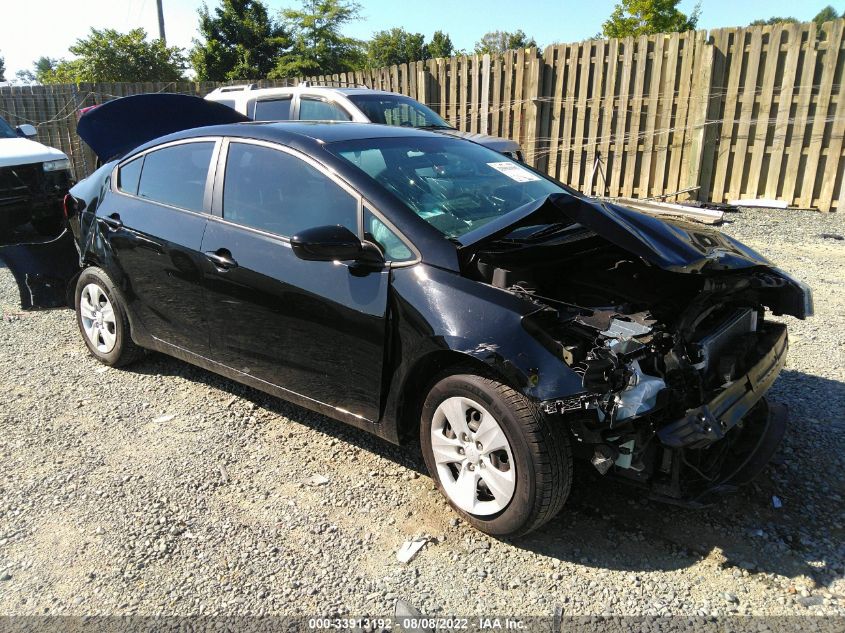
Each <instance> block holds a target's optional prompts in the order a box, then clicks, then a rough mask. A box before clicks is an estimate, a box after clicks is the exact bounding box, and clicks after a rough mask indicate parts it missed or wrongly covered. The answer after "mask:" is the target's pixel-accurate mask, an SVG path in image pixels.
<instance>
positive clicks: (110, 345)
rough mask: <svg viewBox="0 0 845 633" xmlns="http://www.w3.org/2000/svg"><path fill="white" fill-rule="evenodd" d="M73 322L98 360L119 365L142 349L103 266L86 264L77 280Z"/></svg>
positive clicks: (134, 357)
mask: <svg viewBox="0 0 845 633" xmlns="http://www.w3.org/2000/svg"><path fill="white" fill-rule="evenodd" d="M75 304H76V322H77V324H78V325H79V331H80V332H81V333H82V338H83V340H84V341H85V345H87V346H88V349H89V351H90V352H91V354H92V355H93V356H94V357H95V358H96V359H97V360H99V361H100V362H101V363H104V364H106V365H111V366H113V367H119V366H122V365H126V364H128V363H131V362H132V361H134V360H136V359H137V358H138V357H139V356H141V354H142V353H143V351H142V349H141V348H140V347H138V346H137V345H136V344H135V343H134V342H133V341H132V337H131V336H130V334H129V319H128V317H127V316H126V309H125V307H124V306H123V303H122V301H121V298H120V294H119V293H118V291H117V290H116V289H115V287H114V284H113V283H112V281H111V279H109V277H108V275H107V274H106V273H105V271H104V270H101V269H100V268H86V269H85V270H84V271H82V274H81V275H80V276H79V280H78V281H77V283H76V301H75Z"/></svg>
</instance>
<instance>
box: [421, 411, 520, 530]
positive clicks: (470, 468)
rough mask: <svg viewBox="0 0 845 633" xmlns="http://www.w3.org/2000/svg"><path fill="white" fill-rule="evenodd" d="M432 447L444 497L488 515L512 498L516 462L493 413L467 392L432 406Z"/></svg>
mask: <svg viewBox="0 0 845 633" xmlns="http://www.w3.org/2000/svg"><path fill="white" fill-rule="evenodd" d="M431 449H432V452H433V453H434V461H435V463H436V464H437V474H438V476H439V477H440V483H441V484H442V486H443V489H444V491H445V492H446V495H447V496H448V497H449V500H450V501H452V503H454V504H455V505H456V506H458V507H459V508H460V509H461V510H463V511H464V512H468V513H470V514H474V515H476V516H488V515H491V514H495V513H497V512H499V511H501V510H503V509H504V508H505V507H506V506H507V505H508V503H510V500H511V499H512V498H513V493H514V489H515V488H516V467H515V465H514V463H513V454H512V453H511V446H510V444H509V443H508V438H507V437H505V433H504V431H503V430H502V427H500V426H499V423H498V422H497V421H496V419H495V418H494V417H493V416H492V415H490V413H488V412H487V411H486V410H485V409H484V407H482V406H481V405H480V404H478V403H477V402H475V401H473V400H470V399H469V398H462V397H459V396H454V397H451V398H446V400H444V401H443V402H441V403H440V406H438V407H437V409H436V410H435V412H434V419H433V420H432V423H431Z"/></svg>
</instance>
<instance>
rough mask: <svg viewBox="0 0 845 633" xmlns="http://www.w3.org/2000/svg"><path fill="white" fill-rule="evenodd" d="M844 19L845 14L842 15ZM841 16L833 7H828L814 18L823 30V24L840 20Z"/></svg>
mask: <svg viewBox="0 0 845 633" xmlns="http://www.w3.org/2000/svg"><path fill="white" fill-rule="evenodd" d="M842 17H845V13H843V14H842ZM838 19H839V14H838V13H837V12H836V9H834V8H833V7H832V6H830V5H827V6H826V7H825V8H824V9H822V10H821V11H819V12H818V13H817V14H816V17H814V18H813V22H815V23H816V26H817V27H818V28H822V24H824V23H825V22H830V21H831V20H838Z"/></svg>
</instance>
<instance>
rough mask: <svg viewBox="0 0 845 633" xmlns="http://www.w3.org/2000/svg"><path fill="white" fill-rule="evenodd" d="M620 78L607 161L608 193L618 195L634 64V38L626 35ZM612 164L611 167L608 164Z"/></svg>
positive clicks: (614, 105)
mask: <svg viewBox="0 0 845 633" xmlns="http://www.w3.org/2000/svg"><path fill="white" fill-rule="evenodd" d="M622 49H623V53H622V78H621V80H620V83H619V96H618V99H617V100H615V101H614V102H612V103H611V104H610V107H611V109H612V110H616V113H617V114H616V126H615V127H614V128H613V160H612V162H611V161H608V176H609V177H610V191H609V192H608V195H611V196H618V195H619V191H620V189H619V183H620V182H621V179H622V173H623V172H624V171H625V170H626V169H628V167H627V164H626V162H625V136H626V127H625V126H626V125H627V122H628V109H629V108H630V105H631V104H630V102H629V100H628V93H629V92H628V91H629V89H630V86H631V69H632V68H633V66H634V38H633V37H626V38H625V39H624V40H622ZM611 164H612V167H610V165H611Z"/></svg>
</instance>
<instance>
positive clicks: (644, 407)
mask: <svg viewBox="0 0 845 633" xmlns="http://www.w3.org/2000/svg"><path fill="white" fill-rule="evenodd" d="M529 228H530V227H529ZM540 232H541V233H542V232H545V236H547V237H550V238H551V239H545V240H544V241H542V242H541V243H532V239H536V237H535V236H536V234H537V231H536V230H535V231H534V233H530V232H529V237H528V238H527V239H526V238H524V237H522V236H520V235H518V234H517V235H511V236H508V237H507V238H504V239H499V240H498V241H496V242H493V243H491V244H489V245H488V247H487V248H486V249H484V250H479V251H477V252H475V253H474V254H473V257H472V259H471V261H469V262H467V268H468V274H469V275H472V276H475V277H476V278H478V279H479V280H481V281H484V282H486V283H489V284H491V285H493V286H496V287H499V288H502V289H505V290H507V291H509V292H511V293H514V294H516V295H518V296H520V297H522V298H524V299H526V300H528V301H531V302H533V303H535V304H536V305H537V308H538V309H537V311H536V312H534V313H533V314H531V315H529V316H528V317H525V318H524V319H523V325H524V327H525V328H526V329H527V330H528V331H529V332H530V333H531V334H532V335H533V336H534V337H535V338H536V339H538V340H539V341H540V342H541V343H542V344H543V345H544V346H545V347H546V349H548V350H549V351H551V352H552V353H554V354H555V355H556V356H557V357H558V358H560V359H562V360H563V361H564V362H565V363H566V364H567V365H568V366H569V367H570V368H572V369H573V370H574V371H575V372H577V373H578V374H579V375H580V376H581V378H582V385H583V391H582V392H581V393H578V394H572V395H570V396H568V397H565V398H561V399H557V400H551V401H546V402H544V403H543V405H542V406H543V409H544V412H545V413H546V414H548V415H560V416H562V418H563V419H564V420H565V421H566V423H567V425H568V427H569V429H570V430H571V432H572V435H573V437H574V438H575V440H576V441H575V443H574V445H575V447H576V450H577V451H578V452H580V453H581V454H582V456H583V457H585V458H586V459H589V460H590V461H591V462H592V464H593V466H594V467H595V468H596V470H597V471H598V472H599V473H601V474H603V475H604V474H608V473H611V474H613V475H616V476H621V477H624V478H627V479H629V480H632V481H634V482H638V483H640V484H642V485H644V486H645V487H647V488H648V489H649V490H650V492H651V494H652V496H657V497H662V498H665V499H668V500H672V501H676V502H685V503H686V502H693V503H695V504H698V503H702V502H703V501H704V500H705V499H704V498H705V497H706V496H707V495H706V493H708V492H711V491H713V489H714V488H717V487H719V486H722V487H724V486H734V487H735V485H738V484H739V483H744V481H739V479H740V477H741V476H743V475H744V474H747V473H745V472H744V471H747V470H748V468H749V465H748V464H747V462H748V459H747V458H748V452H749V449H748V446H747V445H748V443H749V442H751V443H752V444H754V443H755V442H757V443H758V444H759V442H761V441H762V439H761V438H762V437H763V436H764V435H765V434H763V433H761V432H760V429H759V425H760V424H768V423H769V422H770V420H769V418H770V417H771V416H770V415H769V412H768V411H767V410H766V409H767V404H766V402H765V400H764V399H762V394H763V392H764V391H765V390H766V389H767V388H768V386H769V385H770V384H771V382H773V380H774V378H775V377H776V376H777V374H778V373H779V371H780V368H781V367H782V365H783V362H784V361H785V354H786V332H785V326H783V325H781V324H779V323H773V322H768V321H766V320H765V318H764V317H765V313H766V307H769V308H770V309H773V310H774V311H776V312H777V311H778V310H780V306H781V304H782V303H783V301H782V297H781V296H780V293H781V290H782V289H783V288H784V287H785V286H786V285H787V284H788V281H787V280H785V279H783V278H781V277H780V276H778V274H777V273H776V272H773V271H772V270H771V269H765V268H762V267H749V268H747V269H743V270H732V271H725V272H724V273H716V274H707V275H705V274H700V273H696V272H692V273H691V272H674V271H667V270H664V269H661V268H660V267H657V266H655V265H653V264H651V263H649V262H648V261H645V260H644V258H641V257H638V256H636V255H633V254H631V253H630V252H628V251H626V250H624V249H622V248H619V247H617V246H616V245H614V244H612V243H610V242H609V241H608V240H606V239H604V238H603V237H600V236H598V235H596V234H595V233H594V232H592V231H590V230H589V229H586V228H584V227H582V226H580V225H578V224H577V223H569V224H568V225H567V224H563V225H556V226H552V227H547V228H545V229H541V230H540ZM749 372H751V373H749ZM740 401H742V402H741V406H740V405H738V404H737V403H739V402H740ZM728 402H730V403H731V404H728ZM781 434H782V430H781ZM769 435H771V433H770V434H769ZM779 439H780V438H779V437H778V438H777V440H778V441H779ZM770 440H771V438H769V439H767V440H766V441H767V442H769V443H771V441H770ZM776 445H777V443H776V442H775V445H774V447H772V448H771V452H773V451H774V448H776ZM751 448H752V449H753V448H754V447H753V446H752V447H751ZM752 452H754V451H752ZM756 453H757V454H756V456H755V459H760V458H764V459H765V461H768V459H769V458H770V457H771V454H767V455H765V456H761V455H760V454H759V451H756ZM754 474H756V471H755V473H754Z"/></svg>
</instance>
